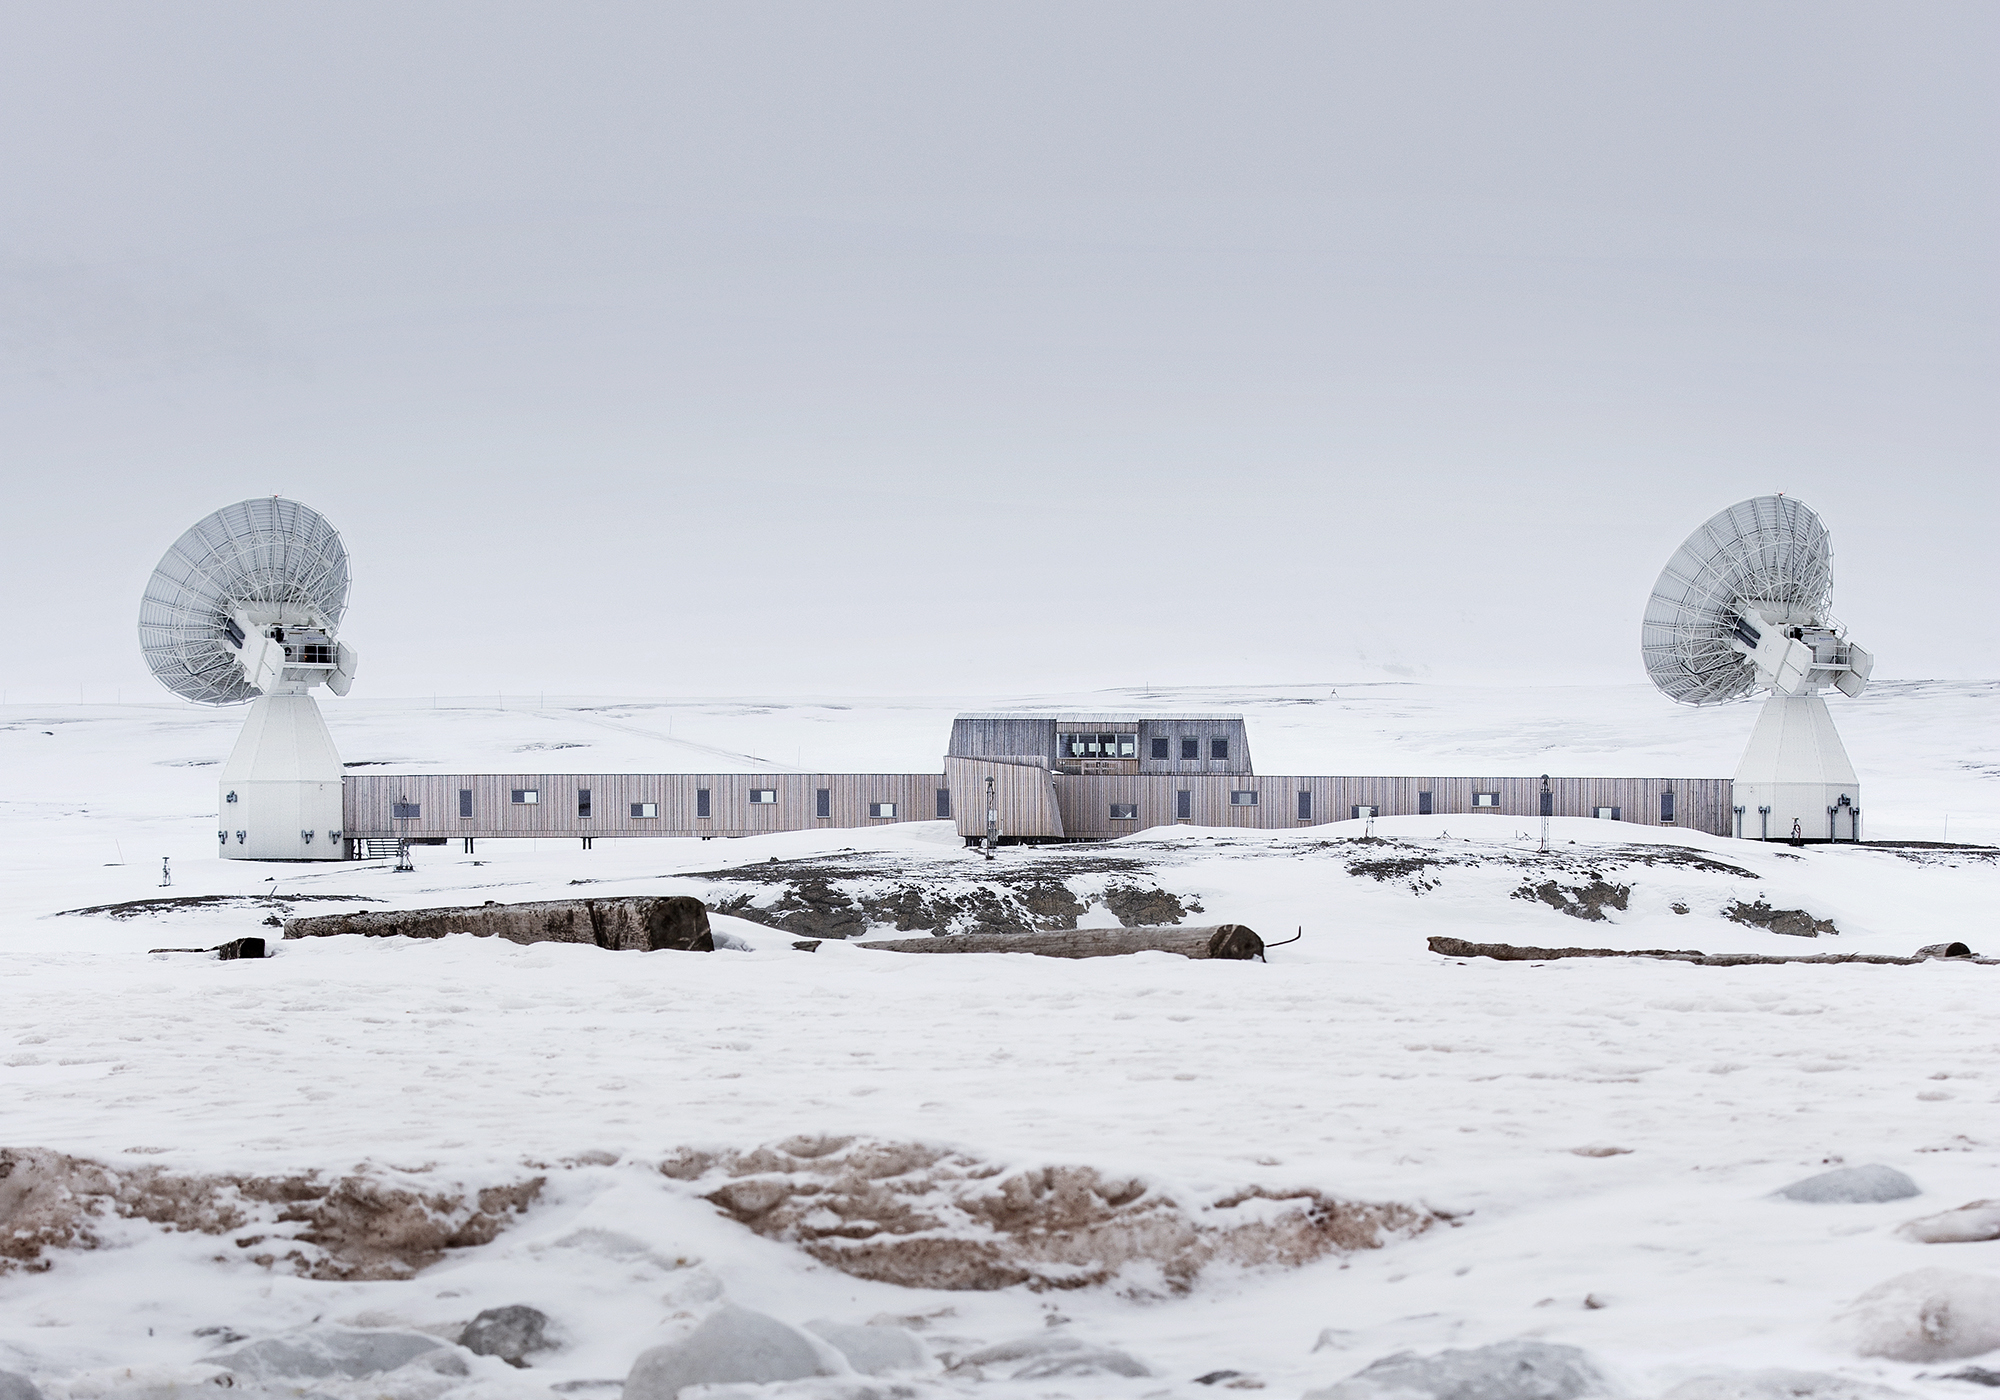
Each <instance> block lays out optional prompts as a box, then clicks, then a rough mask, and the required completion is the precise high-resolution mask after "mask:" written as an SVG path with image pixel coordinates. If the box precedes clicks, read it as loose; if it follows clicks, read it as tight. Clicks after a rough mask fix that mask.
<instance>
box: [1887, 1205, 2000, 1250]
mask: <svg viewBox="0 0 2000 1400" xmlns="http://www.w3.org/2000/svg"><path fill="white" fill-rule="evenodd" d="M1896 1233H1897V1234H1899V1235H1901V1236H1902V1237H1903V1238H1904V1239H1906V1240H1915V1241H1916V1242H1917V1243H1918V1244H1972V1243H1974V1242H1976V1241H1979V1240H2000V1201H1968V1202H1966V1203H1965V1204H1964V1205H1962V1206H1960V1207H1959V1208H1958V1209H1957V1210H1945V1211H1939V1212H1938V1213H1937V1214H1936V1215H1921V1216H1918V1217H1917V1218H1916V1219H1915V1220H1911V1221H1906V1222H1905V1223H1904V1224H1903V1225H1902V1226H1900V1227H1899V1228H1898V1229H1897V1231H1896Z"/></svg>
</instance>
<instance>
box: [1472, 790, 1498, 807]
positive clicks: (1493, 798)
mask: <svg viewBox="0 0 2000 1400" xmlns="http://www.w3.org/2000/svg"><path fill="white" fill-rule="evenodd" d="M1482 798H1484V799H1486V800H1484V801H1481V800H1480V799H1482ZM1472 805H1473V807H1474V808H1475V809H1477V810H1479V811H1486V812H1497V811H1499V810H1500V794H1499V793H1497V792H1475V793H1473V794H1472Z"/></svg>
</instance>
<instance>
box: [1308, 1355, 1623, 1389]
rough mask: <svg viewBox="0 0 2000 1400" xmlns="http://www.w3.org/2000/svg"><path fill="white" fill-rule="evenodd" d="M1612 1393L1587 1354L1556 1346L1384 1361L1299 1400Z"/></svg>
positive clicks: (1407, 1357) (1399, 1358) (1385, 1359)
mask: <svg viewBox="0 0 2000 1400" xmlns="http://www.w3.org/2000/svg"><path fill="white" fill-rule="evenodd" d="M1610 1391H1611V1385H1610V1383H1609V1382H1608V1381H1607V1380H1606V1379H1605V1378H1604V1374H1603V1372H1601V1371H1600V1370H1598V1368H1597V1365H1596V1363H1595V1362H1593V1361H1592V1360H1591V1358H1590V1354H1589V1353H1588V1352H1586V1351H1583V1350H1581V1349H1580V1348H1577V1347H1571V1346H1562V1345H1560V1344H1558V1343H1554V1342H1526V1341H1517V1342H1496V1343H1495V1344H1494V1345H1492V1346H1486V1347H1475V1348H1473V1349H1472V1350H1470V1351H1441V1352H1438V1353H1437V1354H1436V1355H1434V1356H1418V1355H1417V1354H1416V1353H1415V1352H1413V1351H1404V1352H1398V1353H1397V1354H1396V1355H1394V1356H1385V1357H1383V1358H1382V1359H1381V1360H1380V1361H1377V1362H1374V1363H1372V1364H1371V1365H1369V1366H1366V1367H1364V1368H1362V1369H1361V1370H1359V1371H1357V1372H1355V1373H1354V1374H1353V1375H1351V1376H1349V1377H1348V1378H1347V1379H1346V1380H1344V1381H1341V1382H1339V1383H1338V1384H1336V1385H1331V1386H1328V1387H1327V1388H1326V1389H1324V1390H1314V1391H1309V1392H1307V1393H1306V1395H1305V1396H1304V1397H1302V1400H1575V1397H1578V1396H1585V1395H1604V1394H1608V1393H1610Z"/></svg>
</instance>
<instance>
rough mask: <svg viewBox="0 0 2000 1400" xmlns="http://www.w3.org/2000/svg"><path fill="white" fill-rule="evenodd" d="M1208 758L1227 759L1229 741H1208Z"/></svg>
mask: <svg viewBox="0 0 2000 1400" xmlns="http://www.w3.org/2000/svg"><path fill="white" fill-rule="evenodd" d="M1208 756H1209V757H1210V758H1211V759H1223V758H1227V757H1229V741H1228V740H1227V739H1210V740H1209V741H1208Z"/></svg>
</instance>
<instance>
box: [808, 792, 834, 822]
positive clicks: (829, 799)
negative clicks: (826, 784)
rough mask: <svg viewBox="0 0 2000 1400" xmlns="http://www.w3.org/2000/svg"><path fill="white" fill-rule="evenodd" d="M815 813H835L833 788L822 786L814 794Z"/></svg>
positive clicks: (819, 814)
mask: <svg viewBox="0 0 2000 1400" xmlns="http://www.w3.org/2000/svg"><path fill="white" fill-rule="evenodd" d="M813 815H814V816H816V817H830V816H832V815H833V789H832V788H820V789H819V790H818V791H817V792H815V793H814V794H813Z"/></svg>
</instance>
